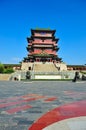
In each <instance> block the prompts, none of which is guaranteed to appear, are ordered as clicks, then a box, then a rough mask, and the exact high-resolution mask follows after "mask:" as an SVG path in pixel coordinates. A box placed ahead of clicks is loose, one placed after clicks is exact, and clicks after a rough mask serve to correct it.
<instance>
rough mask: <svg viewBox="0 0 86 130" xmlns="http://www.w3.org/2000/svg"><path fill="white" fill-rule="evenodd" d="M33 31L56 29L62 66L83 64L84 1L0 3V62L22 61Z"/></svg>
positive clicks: (85, 55) (85, 41)
mask: <svg viewBox="0 0 86 130" xmlns="http://www.w3.org/2000/svg"><path fill="white" fill-rule="evenodd" d="M37 27H39V28H50V29H52V30H53V29H56V34H55V36H56V37H57V38H60V40H59V42H58V45H59V47H60V50H59V51H58V56H59V57H61V58H62V59H63V61H64V62H65V63H66V64H74V65H77V64H79V65H83V64H86V0H0V62H1V63H19V62H20V61H21V60H23V57H26V56H27V54H28V52H27V50H26V46H27V40H26V37H29V36H30V34H31V33H30V29H31V28H32V29H34V28H37Z"/></svg>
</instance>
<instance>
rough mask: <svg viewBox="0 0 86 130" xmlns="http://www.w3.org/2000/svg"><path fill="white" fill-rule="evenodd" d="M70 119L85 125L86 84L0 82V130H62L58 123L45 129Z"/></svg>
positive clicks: (83, 129) (65, 82) (68, 82)
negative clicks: (76, 118)
mask: <svg viewBox="0 0 86 130" xmlns="http://www.w3.org/2000/svg"><path fill="white" fill-rule="evenodd" d="M66 108H67V109H66ZM78 108H79V109H78ZM63 109H65V110H63ZM66 110H67V111H66ZM69 110H70V111H69ZM76 110H77V111H78V112H76ZM68 111H69V112H68ZM57 113H58V114H57ZM50 115H52V116H50ZM62 115H63V116H62ZM57 116H58V119H57ZM71 117H72V119H73V118H74V120H75V117H82V118H83V119H82V120H83V122H85V123H84V124H86V82H83V81H81V82H76V83H73V82H72V81H29V82H23V81H20V82H19V81H0V130H42V129H43V130H57V129H55V128H56V127H58V128H59V130H62V129H60V128H61V127H63V128H64V126H62V125H63V124H61V123H59V125H60V126H57V124H54V126H53V127H51V128H47V126H48V125H51V124H52V123H55V122H56V121H60V120H63V121H64V122H65V120H64V119H66V120H67V118H71ZM44 120H45V121H46V124H45V123H43V121H44ZM78 120H79V119H78ZM71 122H72V121H71ZM79 122H80V123H81V125H82V124H83V123H82V122H81V120H80V121H79ZM80 123H79V124H80ZM73 125H75V127H76V124H73ZM73 125H72V123H70V124H69V126H70V130H75V129H73V128H72V127H73ZM65 127H66V126H65ZM78 127H79V126H78ZM66 130H67V129H66ZM76 130H77V129H76ZM78 130H80V129H79V128H78ZM82 130H86V128H82Z"/></svg>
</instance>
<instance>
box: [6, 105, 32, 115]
mask: <svg viewBox="0 0 86 130" xmlns="http://www.w3.org/2000/svg"><path fill="white" fill-rule="evenodd" d="M29 108H32V106H30V105H23V106H19V107H15V108H12V109H9V110H7V111H6V112H7V113H9V114H13V113H15V112H19V111H22V110H26V109H29Z"/></svg>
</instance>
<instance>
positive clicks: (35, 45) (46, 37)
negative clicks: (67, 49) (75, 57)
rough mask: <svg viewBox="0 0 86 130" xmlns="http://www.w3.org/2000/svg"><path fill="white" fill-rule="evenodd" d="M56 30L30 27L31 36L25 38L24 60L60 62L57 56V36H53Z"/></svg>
mask: <svg viewBox="0 0 86 130" xmlns="http://www.w3.org/2000/svg"><path fill="white" fill-rule="evenodd" d="M55 32H56V30H50V29H34V30H33V29H31V37H29V38H27V41H28V46H27V51H28V52H29V53H28V56H27V57H25V58H24V62H34V61H36V62H61V58H59V57H58V56H57V51H58V50H59V48H58V44H57V43H58V41H59V38H55Z"/></svg>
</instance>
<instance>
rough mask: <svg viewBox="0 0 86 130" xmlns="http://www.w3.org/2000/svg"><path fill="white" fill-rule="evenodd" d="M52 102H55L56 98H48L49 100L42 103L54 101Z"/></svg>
mask: <svg viewBox="0 0 86 130" xmlns="http://www.w3.org/2000/svg"><path fill="white" fill-rule="evenodd" d="M54 100H57V97H50V98H47V99H45V100H44V101H45V102H51V101H54Z"/></svg>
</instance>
